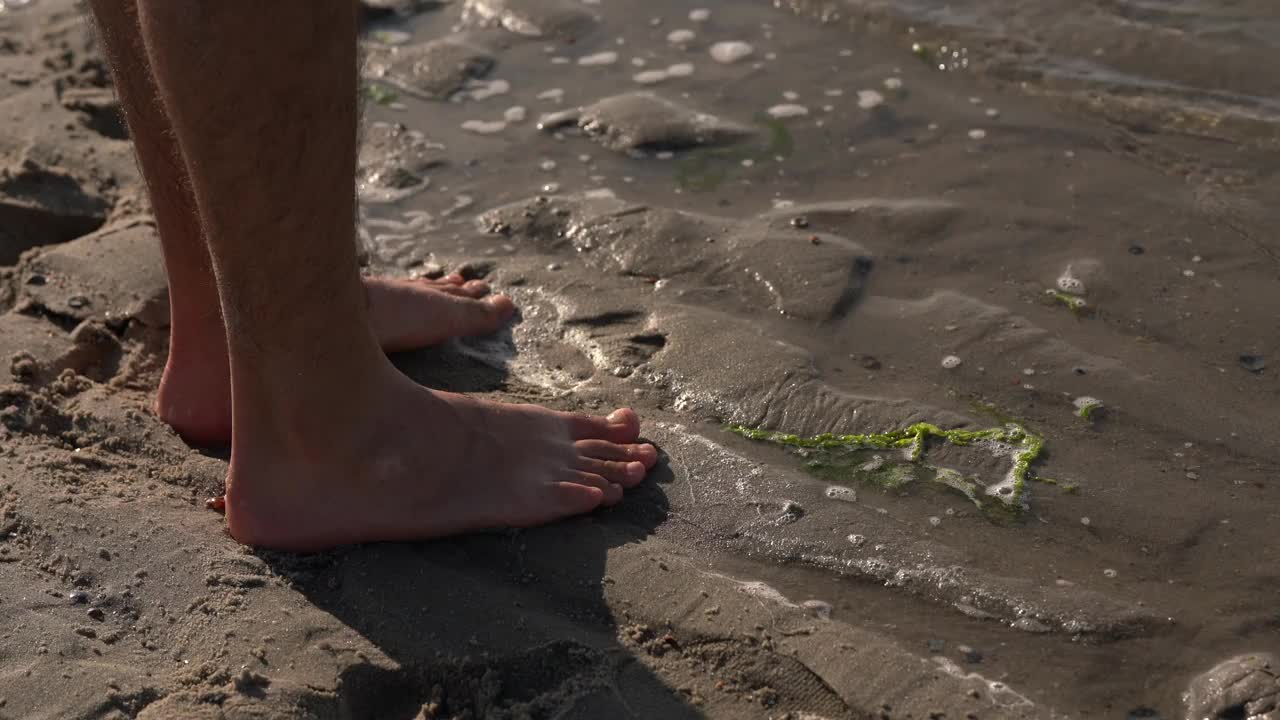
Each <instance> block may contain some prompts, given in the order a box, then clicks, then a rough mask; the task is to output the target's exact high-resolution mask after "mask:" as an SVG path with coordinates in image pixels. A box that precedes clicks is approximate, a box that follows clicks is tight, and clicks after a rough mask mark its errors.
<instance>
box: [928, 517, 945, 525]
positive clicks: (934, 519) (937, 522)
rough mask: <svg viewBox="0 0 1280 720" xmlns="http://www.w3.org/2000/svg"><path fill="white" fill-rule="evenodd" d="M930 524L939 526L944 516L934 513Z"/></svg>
mask: <svg viewBox="0 0 1280 720" xmlns="http://www.w3.org/2000/svg"><path fill="white" fill-rule="evenodd" d="M929 524H930V525H932V526H934V527H938V526H939V525H941V524H942V518H940V517H938V516H937V515H934V516H932V517H930V518H929Z"/></svg>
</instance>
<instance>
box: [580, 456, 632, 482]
mask: <svg viewBox="0 0 1280 720" xmlns="http://www.w3.org/2000/svg"><path fill="white" fill-rule="evenodd" d="M578 469H579V470H581V471H583V472H589V473H595V474H596V475H599V476H600V477H602V478H604V479H605V480H608V481H609V482H611V483H614V484H616V485H621V486H622V487H624V488H631V487H635V486H636V485H639V484H640V482H641V481H642V480H644V476H645V473H647V472H648V471H649V470H648V468H646V467H645V466H644V463H641V462H638V461H632V462H617V461H613V460H598V459H596V458H591V457H581V458H578Z"/></svg>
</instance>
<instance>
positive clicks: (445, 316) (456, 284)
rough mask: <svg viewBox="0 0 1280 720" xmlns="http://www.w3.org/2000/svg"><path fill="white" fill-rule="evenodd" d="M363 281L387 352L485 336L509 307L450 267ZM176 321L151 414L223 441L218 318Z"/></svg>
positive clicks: (226, 378) (226, 415) (226, 416)
mask: <svg viewBox="0 0 1280 720" xmlns="http://www.w3.org/2000/svg"><path fill="white" fill-rule="evenodd" d="M364 286H365V291H366V293H367V297H368V302H369V322H370V324H371V325H372V327H373V331H374V334H375V336H376V337H377V338H378V341H379V343H381V345H382V348H383V350H385V351H387V352H397V351H402V350H411V349H414V348H420V347H427V346H429V345H437V344H439V343H442V342H444V341H446V340H448V339H450V338H454V337H467V336H473V335H486V334H488V333H491V332H494V331H496V330H497V329H498V328H500V327H502V325H503V324H504V323H506V322H507V321H508V320H509V319H510V318H511V316H512V314H513V313H514V312H515V305H514V304H513V303H512V302H511V299H510V298H508V297H507V296H505V295H490V294H489V285H488V283H485V282H483V281H480V280H472V281H470V282H467V281H464V280H463V278H462V276H460V275H456V274H455V275H448V276H445V277H443V278H440V279H438V280H431V279H426V278H423V279H418V280H399V279H394V278H384V277H367V278H364ZM202 323H203V326H201V324H202ZM183 328H185V330H183V329H182V328H180V329H179V333H182V334H177V335H175V337H173V338H172V340H171V343H170V347H169V359H168V362H167V363H166V365H165V369H164V375H163V377H161V379H160V390H159V392H158V393H157V396H156V413H157V414H158V415H159V416H160V418H161V419H162V420H164V421H165V422H166V423H168V424H169V425H170V426H172V427H173V428H174V429H175V430H177V431H178V434H179V435H181V436H182V437H183V438H184V439H186V440H187V441H188V442H190V443H193V444H196V445H206V446H212V445H225V444H227V443H228V442H230V441H231V374H230V370H229V369H228V368H229V366H228V361H227V353H226V342H225V339H224V334H225V330H224V329H223V327H222V322H221V320H220V319H218V318H212V319H205V320H196V321H195V322H188V323H186V324H185V325H183ZM211 338H216V339H211Z"/></svg>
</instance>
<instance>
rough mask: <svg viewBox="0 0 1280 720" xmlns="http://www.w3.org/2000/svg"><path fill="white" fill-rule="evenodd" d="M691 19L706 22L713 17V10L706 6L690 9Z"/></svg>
mask: <svg viewBox="0 0 1280 720" xmlns="http://www.w3.org/2000/svg"><path fill="white" fill-rule="evenodd" d="M689 19H690V20H692V21H693V22H706V21H708V20H710V19H711V11H710V10H708V9H706V8H694V9H693V10H690V11H689Z"/></svg>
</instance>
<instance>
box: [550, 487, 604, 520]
mask: <svg viewBox="0 0 1280 720" xmlns="http://www.w3.org/2000/svg"><path fill="white" fill-rule="evenodd" d="M551 496H552V501H553V502H554V503H555V506H556V508H557V509H558V511H559V514H560V515H561V516H563V517H568V516H570V515H581V514H582V513H588V512H591V511H592V510H595V509H596V508H598V507H600V505H601V504H602V503H604V490H602V489H600V488H598V487H595V486H593V485H583V484H581V483H576V482H561V483H556V484H555V485H553V486H552V487H551Z"/></svg>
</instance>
